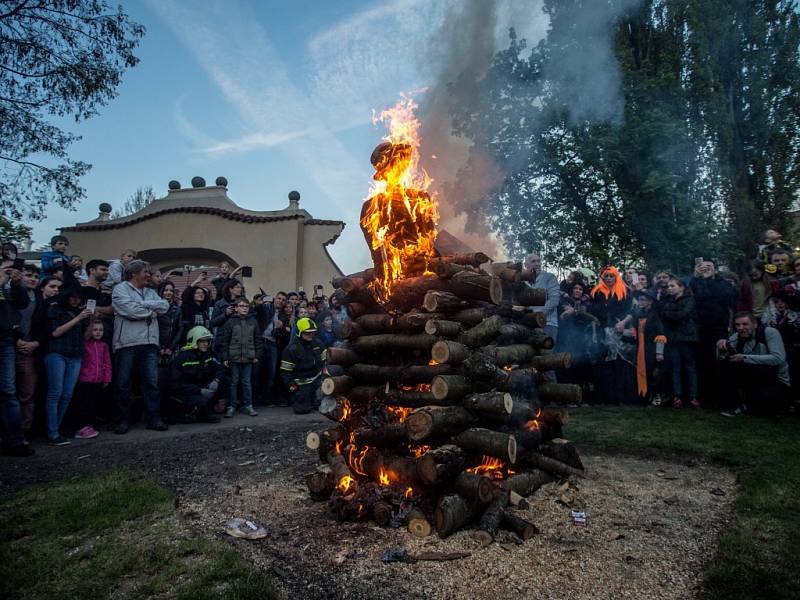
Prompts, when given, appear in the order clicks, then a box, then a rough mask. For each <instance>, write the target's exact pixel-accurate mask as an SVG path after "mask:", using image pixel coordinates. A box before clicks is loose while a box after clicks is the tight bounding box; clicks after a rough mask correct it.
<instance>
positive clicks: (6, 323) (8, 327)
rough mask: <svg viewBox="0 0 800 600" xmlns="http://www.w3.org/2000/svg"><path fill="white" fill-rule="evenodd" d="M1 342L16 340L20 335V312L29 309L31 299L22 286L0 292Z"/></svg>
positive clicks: (12, 286)
mask: <svg viewBox="0 0 800 600" xmlns="http://www.w3.org/2000/svg"><path fill="white" fill-rule="evenodd" d="M0 296H2V298H0V341H7V340H15V339H16V338H17V336H18V334H19V313H18V312H17V311H18V310H22V309H24V308H27V306H28V303H29V302H30V299H29V298H28V292H27V291H26V290H25V288H24V287H23V286H21V285H11V286H9V287H8V288H6V290H0Z"/></svg>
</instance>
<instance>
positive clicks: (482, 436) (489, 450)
mask: <svg viewBox="0 0 800 600" xmlns="http://www.w3.org/2000/svg"><path fill="white" fill-rule="evenodd" d="M453 443H454V444H455V445H456V446H458V447H460V448H461V449H462V450H466V451H467V452H476V453H479V454H485V455H487V456H494V457H495V458H499V459H500V460H503V461H505V462H507V463H510V464H512V465H513V464H514V463H515V462H516V461H517V440H516V439H515V438H514V436H513V435H509V434H507V433H501V432H499V431H492V430H491V429H483V428H478V427H476V428H473V429H467V430H466V431H464V432H462V433H460V434H459V435H457V436H456V437H455V438H453Z"/></svg>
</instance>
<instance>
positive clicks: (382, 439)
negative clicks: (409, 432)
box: [352, 423, 408, 448]
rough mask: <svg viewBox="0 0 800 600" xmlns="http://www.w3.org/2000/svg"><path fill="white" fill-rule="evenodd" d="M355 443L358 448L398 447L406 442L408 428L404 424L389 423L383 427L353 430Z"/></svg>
mask: <svg viewBox="0 0 800 600" xmlns="http://www.w3.org/2000/svg"><path fill="white" fill-rule="evenodd" d="M352 436H353V442H354V443H355V444H356V445H357V446H375V447H376V448H391V447H396V446H397V445H399V444H401V443H402V442H404V441H406V440H407V439H408V438H407V437H406V427H405V425H404V424H403V423H387V424H386V425H382V426H381V427H374V428H373V427H361V428H359V429H355V430H353V434H352Z"/></svg>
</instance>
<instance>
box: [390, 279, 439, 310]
mask: <svg viewBox="0 0 800 600" xmlns="http://www.w3.org/2000/svg"><path fill="white" fill-rule="evenodd" d="M447 289H448V281H447V280H444V279H440V278H438V277H437V276H436V275H420V276H419V277H409V278H408V279H402V280H400V281H398V282H397V284H396V285H395V286H394V290H393V291H392V306H394V307H396V308H397V309H399V310H402V311H408V310H409V309H411V308H414V307H417V306H422V302H423V300H424V299H425V294H427V293H428V292H429V291H430V290H441V291H446V290H447Z"/></svg>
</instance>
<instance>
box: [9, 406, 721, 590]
mask: <svg viewBox="0 0 800 600" xmlns="http://www.w3.org/2000/svg"><path fill="white" fill-rule="evenodd" d="M322 421H324V419H323V418H321V417H320V416H319V415H307V416H303V417H298V416H296V415H293V414H292V413H291V411H289V410H288V409H279V408H276V409H267V410H264V411H262V414H261V415H259V416H258V417H255V418H250V417H244V416H237V417H235V418H234V419H232V420H224V421H223V422H222V423H221V424H219V425H192V426H189V425H186V426H177V427H173V428H172V429H171V430H170V431H169V432H167V433H157V432H149V431H145V430H134V431H132V432H131V433H130V434H129V435H127V436H115V435H114V434H111V433H104V434H103V435H101V437H100V438H98V439H97V440H90V441H77V442H75V443H73V444H72V445H71V446H67V447H63V448H50V447H41V446H40V447H37V455H36V457H34V458H33V459H25V460H22V459H3V460H2V461H0V494H8V493H11V492H13V491H15V490H17V489H20V488H21V487H24V486H27V485H30V484H33V483H43V482H47V481H53V480H58V479H63V478H66V477H70V476H74V475H76V474H92V473H99V472H102V471H103V470H106V469H108V468H112V467H122V468H129V469H132V470H134V471H139V472H144V473H147V474H150V475H151V476H153V477H155V478H156V479H157V480H159V481H160V482H161V483H163V484H164V485H166V486H167V487H169V488H170V489H173V490H175V491H176V495H177V506H178V510H179V512H180V514H181V515H182V516H183V518H184V522H185V523H186V525H187V527H190V528H192V529H193V530H195V531H196V532H198V533H199V534H202V535H215V536H221V537H223V538H225V539H228V540H229V541H230V543H232V544H235V545H236V547H237V548H238V549H239V550H240V551H241V552H242V553H243V554H244V555H245V556H246V557H247V558H248V559H249V560H250V561H251V562H252V563H253V565H254V567H255V568H259V569H264V570H267V571H270V572H271V573H272V574H273V575H274V576H275V578H276V580H277V581H279V582H280V584H281V586H282V587H283V588H284V590H285V591H286V595H287V597H289V598H352V599H373V598H374V599H381V598H387V599H388V598H392V599H404V598H419V597H426V598H432V599H433V598H442V599H445V598H461V597H463V598H477V599H482V598H487V599H491V600H500V599H503V598H513V599H514V600H518V599H519V598H529V597H540V598H570V599H573V598H576V599H578V598H586V599H589V598H637V599H639V598H690V597H692V596H693V595H694V593H695V591H696V588H697V586H698V585H699V584H700V582H701V579H702V571H703V568H704V565H705V564H707V562H708V561H709V560H710V559H711V558H712V557H713V555H714V551H715V546H716V540H717V538H718V535H719V532H720V531H721V530H722V528H724V527H725V526H726V524H727V522H728V520H729V515H730V512H731V505H732V502H733V499H734V497H735V481H734V477H733V476H732V474H731V473H730V472H729V471H727V470H725V469H722V468H720V467H718V466H714V465H710V464H705V463H698V462H695V461H682V462H676V461H675V460H674V459H672V458H664V457H660V456H656V457H655V458H654V457H646V458H642V457H633V456H627V455H624V454H623V455H620V454H608V453H596V452H593V451H591V450H589V451H586V452H584V457H583V458H584V463H585V464H586V466H587V469H588V473H589V477H588V478H587V479H585V480H580V481H578V482H576V483H577V487H576V488H570V489H566V488H564V487H559V486H558V485H556V484H551V485H549V486H546V487H545V488H543V489H542V490H540V491H539V492H537V494H536V495H535V496H534V497H533V498H532V506H531V508H530V509H529V510H528V511H526V512H525V513H524V514H523V515H522V516H524V517H525V518H527V519H528V520H530V521H532V522H534V523H535V524H536V525H537V526H538V527H539V528H540V530H541V534H540V535H537V536H535V537H534V538H533V539H531V540H529V541H528V542H527V543H525V544H519V543H517V541H516V540H515V539H514V538H513V537H511V536H504V537H501V538H500V539H499V540H498V543H495V544H492V545H491V546H489V547H486V548H481V547H479V545H478V544H477V542H475V541H474V540H473V539H472V538H471V537H470V535H469V532H468V531H465V532H460V533H458V534H456V535H454V536H452V537H451V538H448V539H446V540H439V539H438V538H437V537H436V536H432V537H430V538H426V539H424V540H418V539H415V538H412V537H411V536H410V535H408V534H407V533H406V532H405V530H404V529H400V530H392V529H383V528H378V527H374V526H373V525H372V524H371V523H368V522H366V523H336V522H334V521H332V520H331V519H330V518H329V517H328V516H327V515H326V512H325V503H317V502H312V501H311V500H310V499H309V498H308V494H307V491H306V488H305V484H304V477H305V475H306V474H307V473H308V472H309V471H310V470H311V469H313V467H314V466H315V465H316V464H317V457H316V456H315V455H313V453H311V452H308V451H306V450H305V449H304V445H303V440H304V436H305V433H306V432H307V431H308V430H310V429H314V428H315V427H316V424H317V423H320V422H322ZM568 505H572V506H574V507H576V508H581V509H584V510H585V511H586V513H587V515H588V520H589V526H588V527H587V528H579V527H576V526H575V525H573V524H572V521H571V519H570V506H568ZM237 516H241V517H247V518H251V519H254V520H257V521H259V522H260V523H263V524H264V525H265V526H266V527H267V529H268V531H269V534H270V535H269V536H268V538H266V539H265V540H261V541H257V542H248V541H244V540H233V539H232V538H227V537H226V536H223V535H222V534H221V530H222V527H223V526H224V523H225V522H226V521H227V520H228V519H230V518H232V517H237ZM397 546H400V547H404V548H406V549H407V550H408V551H409V552H411V553H416V552H420V551H426V550H431V551H444V552H453V551H466V552H470V553H472V555H471V556H470V557H468V558H465V559H462V560H458V561H454V562H448V563H432V562H420V563H416V564H406V563H394V564H385V563H383V562H381V560H380V557H381V555H382V553H383V552H384V551H385V550H387V549H389V548H392V547H397Z"/></svg>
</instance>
